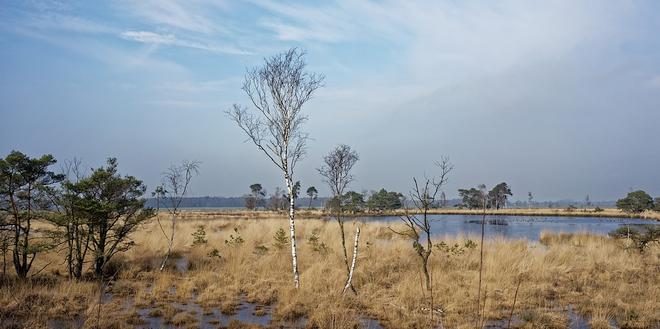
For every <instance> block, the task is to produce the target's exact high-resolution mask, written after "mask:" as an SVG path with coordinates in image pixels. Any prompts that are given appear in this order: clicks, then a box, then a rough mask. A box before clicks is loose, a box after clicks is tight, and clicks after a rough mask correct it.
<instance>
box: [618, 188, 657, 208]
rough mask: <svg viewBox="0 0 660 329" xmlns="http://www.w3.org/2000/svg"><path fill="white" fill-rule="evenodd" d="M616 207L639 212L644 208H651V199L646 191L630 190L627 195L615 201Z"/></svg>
mask: <svg viewBox="0 0 660 329" xmlns="http://www.w3.org/2000/svg"><path fill="white" fill-rule="evenodd" d="M616 207H617V208H619V209H621V210H623V211H625V212H627V213H640V212H643V211H644V210H649V209H653V199H652V198H651V196H650V195H648V193H646V192H644V191H642V190H639V191H635V192H630V193H628V195H627V196H626V197H625V198H623V199H619V200H618V201H617V202H616Z"/></svg>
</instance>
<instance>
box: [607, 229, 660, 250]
mask: <svg viewBox="0 0 660 329" xmlns="http://www.w3.org/2000/svg"><path fill="white" fill-rule="evenodd" d="M658 226H659V225H653V224H647V225H626V226H621V227H619V228H618V229H616V230H614V231H612V232H610V233H609V235H610V236H611V237H613V238H616V239H630V240H631V241H632V242H633V246H634V247H635V248H637V250H639V251H640V252H644V250H645V249H646V247H648V245H649V244H652V243H658V242H660V227H658Z"/></svg>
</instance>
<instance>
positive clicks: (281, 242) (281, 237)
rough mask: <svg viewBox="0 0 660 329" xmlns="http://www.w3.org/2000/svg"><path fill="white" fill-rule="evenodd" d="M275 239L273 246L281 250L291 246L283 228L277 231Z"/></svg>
mask: <svg viewBox="0 0 660 329" xmlns="http://www.w3.org/2000/svg"><path fill="white" fill-rule="evenodd" d="M273 239H274V240H275V242H274V243H273V246H275V248H277V249H279V250H282V249H284V248H285V247H286V246H288V245H289V238H288V237H287V236H286V232H284V229H283V228H281V227H280V229H278V230H277V232H275V235H274V236H273Z"/></svg>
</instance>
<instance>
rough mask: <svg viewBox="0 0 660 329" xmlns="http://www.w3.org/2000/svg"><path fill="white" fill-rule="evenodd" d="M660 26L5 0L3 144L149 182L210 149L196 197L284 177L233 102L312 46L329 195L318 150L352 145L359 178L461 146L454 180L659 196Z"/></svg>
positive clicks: (572, 192)
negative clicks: (269, 64)
mask: <svg viewBox="0 0 660 329" xmlns="http://www.w3.org/2000/svg"><path fill="white" fill-rule="evenodd" d="M659 35H660V2H658V1H654V0H648V1H632V0H625V1H609V0H603V1H596V0H583V1H574V0H551V1H528V0H502V1H487V0H483V1H479V0H474V1H455V0H444V1H437V0H428V1H388V0H384V1H374V0H369V1H366V0H364V1H352V0H340V1H275V0H266V1H258V0H248V1H232V0H226V1H225V0H216V1H211V0H141V1H128V0H115V1H75V0H73V1H38V0H23V1H9V0H0V118H2V120H1V122H2V124H1V125H0V154H1V155H6V154H7V153H9V152H10V151H11V150H13V149H16V150H20V151H23V152H25V153H27V154H29V155H31V156H38V155H41V154H45V153H50V154H53V155H54V156H55V157H56V158H57V159H58V160H60V163H61V162H63V160H66V159H72V158H74V157H76V158H79V159H81V160H82V162H83V164H84V165H85V166H86V167H87V168H95V167H99V166H102V165H103V164H104V161H105V159H106V158H107V157H117V158H118V160H119V165H120V170H121V172H122V173H125V174H130V175H134V176H136V177H138V178H140V179H142V180H144V181H145V183H146V184H147V186H148V187H149V189H150V190H152V189H153V188H154V187H155V186H156V185H157V184H158V183H159V182H160V179H161V178H160V177H161V173H162V172H163V171H164V170H165V169H167V168H168V167H169V166H171V165H173V164H177V163H180V162H181V161H183V160H196V161H200V162H201V166H200V175H199V176H198V177H196V178H194V180H193V183H192V188H191V195H196V196H204V195H212V196H237V195H242V194H245V193H246V192H248V191H249V185H250V184H252V183H257V182H258V183H261V184H262V185H263V186H264V187H265V188H266V189H267V190H268V191H273V190H274V189H275V187H277V186H280V187H283V186H284V182H283V178H282V175H281V173H280V172H278V170H277V168H276V167H275V166H274V165H273V164H271V163H270V162H269V161H268V159H267V158H266V157H265V156H264V155H263V154H261V153H260V152H259V150H258V149H257V148H256V147H255V146H254V145H252V144H250V143H247V142H246V137H245V136H244V135H243V134H242V132H241V131H240V129H239V128H238V127H237V126H236V125H235V124H234V123H233V122H232V121H230V120H229V119H228V118H227V116H226V115H225V113H224V111H226V110H228V109H229V108H231V106H232V104H242V105H248V102H249V101H248V99H247V97H246V95H245V94H244V93H243V92H242V91H241V89H240V87H241V84H242V81H243V79H244V74H245V72H246V69H249V68H253V67H255V66H259V65H262V64H263V61H264V58H265V57H269V56H272V55H274V54H277V53H280V52H283V51H286V50H287V49H289V48H291V47H299V48H301V49H304V50H305V51H306V57H305V59H306V61H307V64H308V66H307V69H308V70H309V71H310V72H317V73H321V74H323V75H325V77H326V78H325V86H324V87H323V88H321V89H319V90H318V92H317V93H316V94H315V95H314V97H313V99H312V100H311V101H309V102H308V103H307V104H306V105H305V107H304V112H305V113H306V114H307V115H308V116H309V121H308V122H307V123H306V126H305V129H306V131H307V132H308V133H309V134H310V137H311V138H312V139H311V140H310V141H309V143H308V150H307V155H306V157H305V158H304V159H303V160H302V161H301V162H300V164H299V165H298V169H297V172H296V175H297V176H296V177H295V178H296V180H300V181H301V183H302V186H303V189H306V188H307V187H308V186H310V185H314V186H316V187H317V188H318V189H319V191H320V194H321V195H327V194H328V193H329V190H328V189H327V188H326V187H325V186H324V185H323V183H322V181H321V179H320V177H319V175H318V173H317V171H316V168H318V167H319V166H320V165H321V163H322V157H323V155H324V154H327V153H328V152H329V151H330V150H331V149H332V148H333V147H334V146H336V145H338V144H348V145H350V146H351V147H352V148H353V149H355V150H356V151H357V152H358V153H359V155H360V160H359V162H358V163H357V164H356V166H355V168H354V175H355V178H356V181H355V182H354V183H353V184H352V185H351V186H350V188H351V189H353V190H356V191H366V190H377V189H380V188H386V189H388V190H396V191H401V192H404V193H405V192H406V191H409V190H410V188H411V185H412V177H423V176H428V177H431V176H433V175H434V174H435V173H436V172H437V168H436V167H434V161H436V160H439V159H440V158H441V157H442V156H448V157H449V158H450V159H451V162H452V163H453V164H454V167H455V169H454V170H453V172H452V173H451V175H450V177H449V183H448V184H447V186H446V188H445V190H446V194H447V196H448V197H456V196H457V192H456V190H457V189H458V188H464V187H472V186H476V185H478V184H481V183H484V184H486V185H487V186H493V185H495V184H497V183H499V182H507V183H508V184H509V185H510V186H511V189H512V191H513V194H514V196H513V199H514V200H516V199H521V200H526V198H527V192H532V193H533V194H534V197H535V199H536V200H558V199H575V200H583V199H584V198H585V196H586V195H589V196H590V199H591V200H592V201H593V200H614V199H617V198H619V197H621V196H622V195H625V194H626V193H627V192H629V191H630V190H631V189H635V190H637V189H643V190H646V191H647V192H649V193H650V194H652V195H653V196H660V147H658V142H659V141H660V129H658V126H659V124H660V38H659V37H658V36H659ZM56 167H58V166H57V165H56Z"/></svg>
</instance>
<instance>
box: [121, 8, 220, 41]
mask: <svg viewBox="0 0 660 329" xmlns="http://www.w3.org/2000/svg"><path fill="white" fill-rule="evenodd" d="M121 4H122V5H123V7H125V8H126V9H125V11H126V12H127V13H130V14H132V15H135V16H138V17H141V18H144V19H146V20H147V21H149V22H151V23H154V24H157V25H160V26H166V27H173V28H177V29H181V30H186V31H191V32H200V33H206V34H211V33H214V32H219V31H223V30H224V29H223V27H222V26H221V25H220V24H218V23H217V22H215V21H214V20H213V19H211V18H210V17H209V10H210V9H209V8H213V9H217V8H222V7H223V2H222V1H215V2H213V1H201V0H192V1H181V0H141V1H122V2H121Z"/></svg>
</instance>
